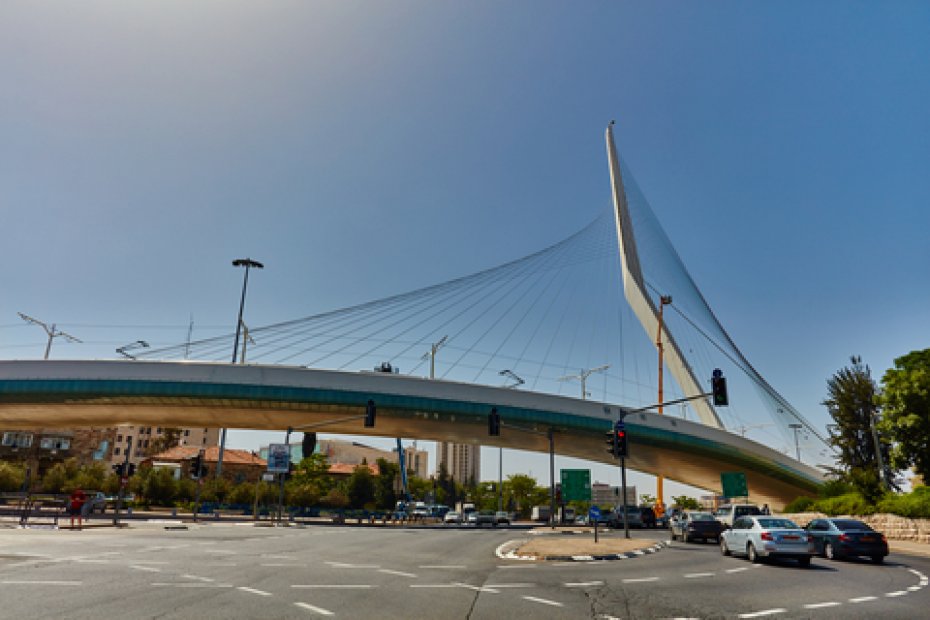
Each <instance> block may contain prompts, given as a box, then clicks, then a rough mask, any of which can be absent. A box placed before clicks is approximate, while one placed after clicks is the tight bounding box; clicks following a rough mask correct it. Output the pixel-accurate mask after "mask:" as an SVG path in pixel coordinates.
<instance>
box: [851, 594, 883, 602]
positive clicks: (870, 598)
mask: <svg viewBox="0 0 930 620" xmlns="http://www.w3.org/2000/svg"><path fill="white" fill-rule="evenodd" d="M877 600H878V597H877V596H857V597H856V598H851V599H849V602H850V603H868V602H869V601H877Z"/></svg>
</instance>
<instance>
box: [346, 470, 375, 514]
mask: <svg viewBox="0 0 930 620" xmlns="http://www.w3.org/2000/svg"><path fill="white" fill-rule="evenodd" d="M346 495H348V496H349V506H350V507H351V508H364V507H365V505H366V504H371V503H373V502H374V499H375V481H374V476H372V475H371V470H370V469H369V468H368V465H366V464H364V463H363V464H361V465H358V466H357V467H356V468H355V469H354V470H353V471H352V475H351V476H349V479H348V480H347V481H346Z"/></svg>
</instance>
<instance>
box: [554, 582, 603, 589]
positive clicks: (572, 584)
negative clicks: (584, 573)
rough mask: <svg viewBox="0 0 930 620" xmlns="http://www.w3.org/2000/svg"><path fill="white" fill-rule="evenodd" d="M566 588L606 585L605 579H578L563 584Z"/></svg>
mask: <svg viewBox="0 0 930 620" xmlns="http://www.w3.org/2000/svg"><path fill="white" fill-rule="evenodd" d="M563 585H564V586H565V587H566V588H589V587H593V586H602V585H604V582H603V581H578V582H569V583H565V584H563Z"/></svg>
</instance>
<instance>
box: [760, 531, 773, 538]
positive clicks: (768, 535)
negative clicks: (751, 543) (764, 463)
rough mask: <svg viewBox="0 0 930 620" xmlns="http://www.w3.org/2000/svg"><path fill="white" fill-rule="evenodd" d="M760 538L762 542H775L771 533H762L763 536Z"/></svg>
mask: <svg viewBox="0 0 930 620" xmlns="http://www.w3.org/2000/svg"><path fill="white" fill-rule="evenodd" d="M760 538H761V539H762V540H775V539H774V538H772V534H771V533H770V532H762V535H761V536H760Z"/></svg>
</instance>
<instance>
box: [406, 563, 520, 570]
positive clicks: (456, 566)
mask: <svg viewBox="0 0 930 620" xmlns="http://www.w3.org/2000/svg"><path fill="white" fill-rule="evenodd" d="M419 568H427V569H436V570H446V569H448V570H458V569H466V568H468V567H467V566H465V565H464V564H436V565H430V564H424V565H422V566H420V567H419ZM505 568H506V567H505Z"/></svg>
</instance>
